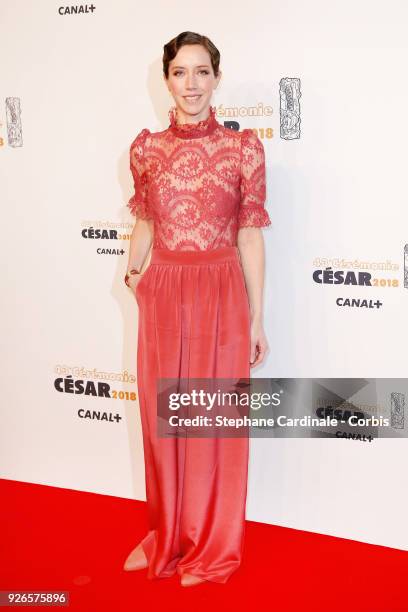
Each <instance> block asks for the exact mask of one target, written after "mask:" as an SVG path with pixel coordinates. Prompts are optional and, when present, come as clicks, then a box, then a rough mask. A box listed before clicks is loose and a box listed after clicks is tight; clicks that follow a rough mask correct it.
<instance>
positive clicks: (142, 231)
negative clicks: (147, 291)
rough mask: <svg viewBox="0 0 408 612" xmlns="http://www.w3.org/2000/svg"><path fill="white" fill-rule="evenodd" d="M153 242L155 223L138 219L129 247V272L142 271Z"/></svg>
mask: <svg viewBox="0 0 408 612" xmlns="http://www.w3.org/2000/svg"><path fill="white" fill-rule="evenodd" d="M152 242H153V222H152V221H147V220H144V219H138V220H137V221H136V223H135V225H134V227H133V230H132V234H131V237H130V245H129V260H128V265H127V271H129V270H131V269H132V268H136V269H137V270H141V269H142V267H143V264H144V262H145V261H146V257H147V255H148V253H149V251H150V247H151V245H152Z"/></svg>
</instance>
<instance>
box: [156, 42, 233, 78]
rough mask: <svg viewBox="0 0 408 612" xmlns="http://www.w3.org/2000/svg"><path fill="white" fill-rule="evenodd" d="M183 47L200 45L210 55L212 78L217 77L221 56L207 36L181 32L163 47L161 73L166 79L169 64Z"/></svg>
mask: <svg viewBox="0 0 408 612" xmlns="http://www.w3.org/2000/svg"><path fill="white" fill-rule="evenodd" d="M183 45H202V46H203V47H204V48H205V49H207V51H208V53H209V54H210V58H211V65H212V68H213V71H214V76H218V70H219V67H220V59H221V55H220V52H219V51H218V49H217V47H216V46H215V45H214V43H213V42H211V40H210V39H209V38H208V37H207V36H203V35H201V34H197V33H196V32H181V34H179V35H178V36H176V37H175V38H172V39H171V40H170V41H169V42H168V43H166V44H165V45H164V47H163V49H164V53H163V72H164V74H165V77H166V79H168V78H169V64H170V62H171V60H173V59H174V58H175V57H176V55H177V53H178V50H179V49H180V47H182V46H183Z"/></svg>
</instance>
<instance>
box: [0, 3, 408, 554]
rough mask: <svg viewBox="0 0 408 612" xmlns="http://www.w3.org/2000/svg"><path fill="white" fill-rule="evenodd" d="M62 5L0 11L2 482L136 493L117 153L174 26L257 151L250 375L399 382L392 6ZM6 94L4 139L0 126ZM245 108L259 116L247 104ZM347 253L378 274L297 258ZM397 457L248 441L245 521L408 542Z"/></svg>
mask: <svg viewBox="0 0 408 612" xmlns="http://www.w3.org/2000/svg"><path fill="white" fill-rule="evenodd" d="M69 6H76V7H77V8H78V10H79V12H78V13H77V14H72V13H71V14H70V13H66V14H64V12H65V7H64V5H61V4H60V3H58V2H55V1H53V0H41V1H40V2H38V1H34V0H29V1H24V2H22V1H20V2H15V1H12V0H3V1H2V3H1V7H0V12H1V14H0V41H1V43H0V44H1V57H2V59H3V62H2V71H1V80H0V122H1V125H0V138H1V141H0V142H1V147H0V169H1V187H0V189H1V192H0V193H1V201H2V212H3V235H2V247H3V249H2V251H3V254H2V264H3V271H2V281H3V299H2V316H1V319H0V321H1V327H2V329H1V338H2V345H3V364H2V371H3V383H2V387H3V393H2V395H3V402H2V409H1V410H2V414H1V423H2V427H1V434H0V436H1V439H0V442H1V450H0V462H1V463H0V466H1V476H2V477H4V478H9V479H14V480H19V481H25V482H33V483H43V484H47V485H52V486H57V487H65V488H71V489H76V490H83V491H93V492H97V493H106V494H111V495H117V496H122V497H127V498H136V499H140V500H144V499H145V495H144V469H143V452H142V436H141V427H140V419H139V412H138V404H137V397H136V393H135V391H136V350H137V305H136V301H135V299H134V297H133V296H132V294H131V293H130V292H129V290H128V289H127V288H126V286H125V285H124V283H123V276H124V271H125V267H126V263H127V256H128V245H129V240H128V237H129V233H130V232H131V229H132V226H133V218H132V217H131V215H130V213H129V211H128V210H127V208H126V203H127V201H128V199H129V197H130V196H131V194H132V188H133V184H132V179H131V175H130V171H129V159H128V150H129V145H130V143H131V141H132V140H133V139H134V137H135V135H136V134H137V133H138V132H139V131H140V130H141V129H142V128H143V127H149V129H150V130H152V131H156V130H162V129H165V128H166V127H167V126H168V116H167V112H168V109H169V107H170V106H171V105H172V103H173V101H172V99H171V98H170V96H169V94H168V91H167V89H166V88H165V85H164V83H163V81H162V75H161V55H162V48H163V44H164V43H165V42H167V41H168V40H170V38H172V37H173V36H175V35H176V34H178V33H179V32H182V31H184V30H192V31H198V32H200V33H204V34H206V35H208V36H209V37H210V38H211V39H212V40H213V41H214V42H215V44H216V45H217V46H218V47H219V49H220V51H221V69H222V70H223V77H222V81H221V84H220V86H219V88H218V89H217V91H216V96H215V97H214V99H213V103H214V105H215V106H216V107H217V109H218V110H220V109H221V108H232V109H240V112H241V113H243V116H241V117H240V118H239V127H240V129H243V128H244V127H251V128H256V129H257V130H258V133H259V135H260V137H261V138H262V140H263V143H264V146H265V152H266V158H267V178H268V185H267V190H268V201H267V208H268V211H269V214H270V217H271V219H272V227H270V228H267V229H266V230H264V237H265V244H266V256H267V265H266V286H265V327H266V333H267V336H268V340H269V344H270V347H271V350H270V352H269V354H268V357H267V360H266V362H265V364H264V365H263V366H262V367H260V368H258V369H256V370H254V371H253V376H260V377H305V378H307V377H319V378H324V377H405V376H406V374H407V362H406V358H405V350H404V348H403V347H404V346H405V343H406V341H407V340H408V331H407V330H406V326H405V325H404V322H405V313H406V308H407V304H408V302H407V299H408V298H407V295H408V290H407V288H404V282H403V272H404V270H403V262H404V260H403V251H404V245H405V243H406V242H408V223H407V222H408V213H407V210H408V208H407V195H406V194H407V190H406V143H407V140H408V124H407V122H406V121H405V108H406V105H407V102H408V83H407V80H406V79H405V78H403V74H405V71H406V62H407V55H408V54H407V42H406V41H407V39H406V31H405V24H406V23H407V18H408V6H407V5H406V3H404V2H402V1H396V0H391V1H390V2H388V3H387V4H386V5H384V3H382V2H372V1H371V0H370V1H369V0H359V1H357V2H356V1H350V0H346V1H344V0H342V1H341V2H339V1H338V2H332V3H327V2H324V1H323V0H321V1H317V0H310V1H309V2H301V1H299V0H294V1H292V2H291V3H289V4H285V3H283V4H282V3H281V2H277V1H276V0H267V1H266V0H265V1H261V0H254V1H253V2H251V3H250V4H248V3H242V4H241V5H236V4H235V5H231V4H230V3H224V4H223V3H220V2H215V1H214V0H211V1H207V2H206V3H205V5H203V7H202V8H201V9H197V6H196V4H194V3H193V4H192V3H191V2H187V1H186V0H178V2H177V3H176V4H174V3H173V4H169V3H168V2H164V1H158V0H152V1H151V2H147V3H143V4H141V3H136V2H130V1H126V0H118V1H116V2H112V1H109V2H108V1H107V0H103V1H100V2H96V3H94V4H89V5H69ZM81 6H82V7H83V8H84V10H85V12H82V11H81V10H80V7H81ZM92 7H94V8H93V9H92ZM285 78H295V79H299V86H300V91H301V97H300V117H301V124H300V134H299V137H296V138H294V139H286V138H285V137H284V134H281V132H280V122H281V107H280V94H279V87H280V83H281V79H285ZM10 98H11V99H14V100H9V99H10ZM18 105H19V109H20V111H21V112H20V115H19V117H20V120H21V134H20V132H19V129H17V130H11V129H10V128H11V127H12V126H13V121H14V119H13V115H12V114H11V112H10V108H13V109H16V108H18ZM258 105H264V106H270V107H271V109H272V113H271V114H270V115H259V116H250V117H248V116H245V112H246V111H247V109H248V108H249V107H254V106H258ZM17 118H18V117H17ZM218 120H219V121H220V122H222V121H223V120H224V119H223V117H222V116H218ZM18 127H19V126H18V125H17V128H18ZM20 136H21V139H20ZM90 228H93V229H94V230H96V229H101V228H105V229H107V230H109V231H110V230H112V231H113V234H109V232H108V236H109V238H97V237H95V232H94V234H92V231H91V229H90ZM115 232H116V233H115ZM107 249H114V250H116V252H114V253H109V252H106V250H107ZM343 259H344V260H345V262H347V261H348V262H354V269H355V270H357V271H358V270H360V269H366V270H367V269H369V270H370V271H371V272H373V274H374V275H375V276H376V277H377V278H379V279H386V281H387V283H388V281H391V282H390V283H389V284H385V286H381V285H380V286H373V287H359V286H357V287H355V286H347V287H346V286H344V285H330V284H317V283H315V282H314V281H313V278H312V273H313V271H314V270H315V269H318V268H322V269H324V268H326V267H327V266H330V265H331V266H332V267H333V269H347V265H348V264H346V263H345V262H342V261H341V260H343ZM327 260H329V261H327ZM356 262H357V265H356ZM379 262H389V263H388V264H387V265H385V266H383V268H384V269H383V270H380V271H378V269H377V270H376V268H378V267H379V268H381V265H378V264H379ZM376 264H377V265H376ZM349 269H350V268H349ZM351 269H353V268H351ZM395 279H397V282H394V284H392V281H395ZM338 297H343V298H351V297H356V298H365V299H368V300H369V299H372V300H374V301H375V300H377V299H378V300H379V301H380V302H381V303H382V305H381V307H378V308H377V307H374V308H371V309H370V308H365V307H362V308H351V307H344V306H343V307H340V306H338V305H337V304H336V298H338ZM70 377H71V378H70ZM78 381H83V383H84V387H85V388H86V393H78V392H74V391H75V390H76V388H75V384H76V383H77V382H78ZM77 390H78V389H77ZM106 390H107V391H106ZM93 393H96V395H94V394H93ZM132 394H133V395H132ZM87 411H89V412H87ZM92 416H93V417H99V419H98V418H89V417H92ZM406 451H407V443H406V440H405V439H400V440H391V439H383V440H376V441H375V442H374V443H363V442H357V441H349V440H335V439H312V440H310V439H279V440H277V439H262V440H254V439H253V440H251V458H250V474H249V492H248V505H247V518H248V519H250V520H254V521H261V522H265V523H271V524H276V525H283V526H288V527H293V528H296V529H303V530H307V531H312V532H318V533H325V534H330V535H335V536H340V537H345V538H351V539H355V540H359V541H363V542H369V543H375V544H381V545H387V546H392V547H395V548H400V549H408V530H407V522H406V516H407V484H408V483H407V472H406V468H405V465H406Z"/></svg>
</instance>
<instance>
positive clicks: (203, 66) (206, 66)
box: [172, 64, 209, 70]
mask: <svg viewBox="0 0 408 612" xmlns="http://www.w3.org/2000/svg"><path fill="white" fill-rule="evenodd" d="M208 67H209V66H208V64H200V65H199V66H195V68H208ZM174 68H185V66H172V70H174Z"/></svg>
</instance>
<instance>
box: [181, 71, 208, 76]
mask: <svg viewBox="0 0 408 612" xmlns="http://www.w3.org/2000/svg"><path fill="white" fill-rule="evenodd" d="M200 72H201V73H202V74H210V73H209V71H208V70H200ZM173 74H174V76H178V75H179V74H183V72H182V71H181V70H175V71H174V72H173Z"/></svg>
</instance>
